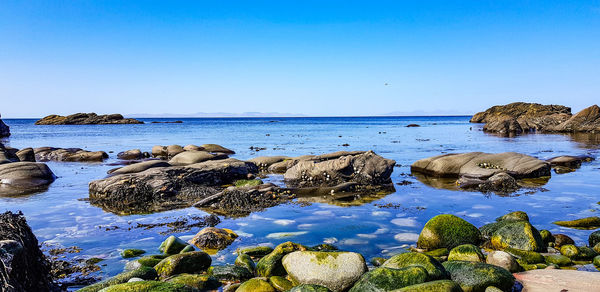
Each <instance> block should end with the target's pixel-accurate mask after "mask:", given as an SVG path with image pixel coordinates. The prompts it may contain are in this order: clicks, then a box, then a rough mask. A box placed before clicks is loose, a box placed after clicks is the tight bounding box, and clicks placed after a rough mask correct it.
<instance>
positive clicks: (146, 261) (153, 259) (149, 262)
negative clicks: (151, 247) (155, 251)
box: [125, 255, 167, 271]
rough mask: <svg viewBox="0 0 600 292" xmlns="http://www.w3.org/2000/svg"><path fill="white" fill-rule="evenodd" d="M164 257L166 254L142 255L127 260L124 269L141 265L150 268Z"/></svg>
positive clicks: (132, 268) (133, 268) (131, 268)
mask: <svg viewBox="0 0 600 292" xmlns="http://www.w3.org/2000/svg"><path fill="white" fill-rule="evenodd" d="M166 257H167V256H166V255H149V256H144V257H141V258H139V259H136V260H133V261H129V262H127V263H126V264H125V270H126V271H130V270H135V269H138V268H140V267H142V266H144V267H150V268H152V267H154V266H156V265H157V264H158V263H160V261H162V260H164V259H165V258H166Z"/></svg>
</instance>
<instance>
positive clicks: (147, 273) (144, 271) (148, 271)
mask: <svg viewBox="0 0 600 292" xmlns="http://www.w3.org/2000/svg"><path fill="white" fill-rule="evenodd" d="M157 277H158V275H157V273H156V271H155V270H154V269H153V268H150V267H140V268H138V269H135V270H132V271H127V272H123V273H120V274H118V275H116V276H113V277H110V278H108V279H106V280H103V281H100V282H98V283H95V284H92V285H89V286H86V287H83V288H82V289H80V290H79V291H82V292H97V291H100V290H102V289H103V288H106V287H109V286H112V285H117V284H121V283H126V282H127V281H129V280H130V279H131V278H140V279H144V280H155V279H156V278H157Z"/></svg>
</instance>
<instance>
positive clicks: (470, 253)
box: [448, 244, 485, 262]
mask: <svg viewBox="0 0 600 292" xmlns="http://www.w3.org/2000/svg"><path fill="white" fill-rule="evenodd" d="M448 260H449V261H469V262H485V256H484V255H483V253H481V250H480V249H479V247H477V246H474V245H472V244H462V245H459V246H457V247H455V248H453V249H452V250H451V251H450V254H449V255H448Z"/></svg>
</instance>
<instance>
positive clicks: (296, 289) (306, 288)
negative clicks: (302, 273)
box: [288, 284, 331, 292]
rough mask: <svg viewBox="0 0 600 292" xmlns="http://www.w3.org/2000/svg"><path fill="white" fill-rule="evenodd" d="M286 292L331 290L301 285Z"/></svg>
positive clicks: (326, 291)
mask: <svg viewBox="0 0 600 292" xmlns="http://www.w3.org/2000/svg"><path fill="white" fill-rule="evenodd" d="M288 292H331V290H329V289H327V287H323V286H320V285H312V284H302V285H298V286H296V287H294V288H292V289H290V291H288Z"/></svg>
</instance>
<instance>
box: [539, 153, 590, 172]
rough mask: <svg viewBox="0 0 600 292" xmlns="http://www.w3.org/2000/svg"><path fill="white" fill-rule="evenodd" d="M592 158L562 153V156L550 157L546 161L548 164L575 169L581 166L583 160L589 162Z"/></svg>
mask: <svg viewBox="0 0 600 292" xmlns="http://www.w3.org/2000/svg"><path fill="white" fill-rule="evenodd" d="M592 160H594V158H593V157H591V156H587V155H581V156H572V155H562V156H557V157H553V158H550V159H548V160H546V161H548V162H549V163H550V165H551V166H553V167H555V166H563V167H568V168H572V169H575V168H579V167H581V164H582V163H583V162H589V161H592Z"/></svg>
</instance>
